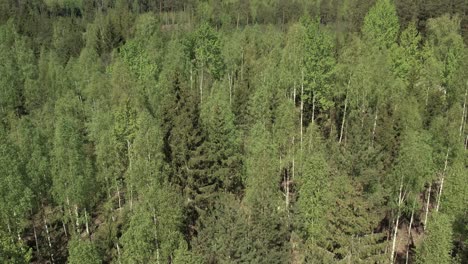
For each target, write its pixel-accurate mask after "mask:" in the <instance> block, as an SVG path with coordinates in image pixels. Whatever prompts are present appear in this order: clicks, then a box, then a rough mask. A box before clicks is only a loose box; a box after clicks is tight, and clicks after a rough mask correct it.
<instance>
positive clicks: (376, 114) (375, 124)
mask: <svg viewBox="0 0 468 264" xmlns="http://www.w3.org/2000/svg"><path fill="white" fill-rule="evenodd" d="M378 114H379V108H376V109H375V117H374V127H373V128H372V144H371V145H372V146H373V145H374V139H375V129H376V128H377V118H378Z"/></svg>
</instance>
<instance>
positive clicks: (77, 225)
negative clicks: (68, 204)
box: [75, 205, 80, 234]
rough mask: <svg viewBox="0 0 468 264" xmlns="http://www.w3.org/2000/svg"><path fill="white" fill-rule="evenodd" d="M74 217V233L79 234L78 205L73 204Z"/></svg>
mask: <svg viewBox="0 0 468 264" xmlns="http://www.w3.org/2000/svg"><path fill="white" fill-rule="evenodd" d="M75 217H76V222H75V224H76V233H77V234H79V233H80V222H79V220H78V218H79V215H78V205H75Z"/></svg>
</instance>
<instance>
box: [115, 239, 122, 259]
mask: <svg viewBox="0 0 468 264" xmlns="http://www.w3.org/2000/svg"><path fill="white" fill-rule="evenodd" d="M115 246H116V247H117V257H118V262H119V264H120V263H121V262H120V246H119V243H118V242H117V243H115Z"/></svg>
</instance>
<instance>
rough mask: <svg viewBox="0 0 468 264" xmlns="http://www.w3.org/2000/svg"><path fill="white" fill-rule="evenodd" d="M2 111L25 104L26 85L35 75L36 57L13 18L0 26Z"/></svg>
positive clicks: (18, 108)
mask: <svg viewBox="0 0 468 264" xmlns="http://www.w3.org/2000/svg"><path fill="white" fill-rule="evenodd" d="M0 60H1V61H2V64H1V66H0V75H1V76H2V78H1V79H0V113H3V112H7V111H13V110H16V111H17V112H20V111H21V107H22V106H23V98H22V97H23V92H24V89H25V88H24V86H25V85H27V84H28V82H31V80H32V79H33V78H34V77H35V73H36V68H35V58H34V55H33V52H32V50H31V49H30V47H29V46H28V43H27V39H26V38H25V37H22V36H20V35H19V34H18V33H17V32H16V29H15V25H14V23H13V21H12V20H10V21H8V22H7V23H6V24H4V25H1V26H0Z"/></svg>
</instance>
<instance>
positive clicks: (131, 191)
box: [127, 139, 133, 211]
mask: <svg viewBox="0 0 468 264" xmlns="http://www.w3.org/2000/svg"><path fill="white" fill-rule="evenodd" d="M131 149H132V144H131V143H130V140H128V139H127V156H128V169H129V170H130V171H131V170H132V151H131ZM132 210H133V186H132V185H131V184H130V211H132Z"/></svg>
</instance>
